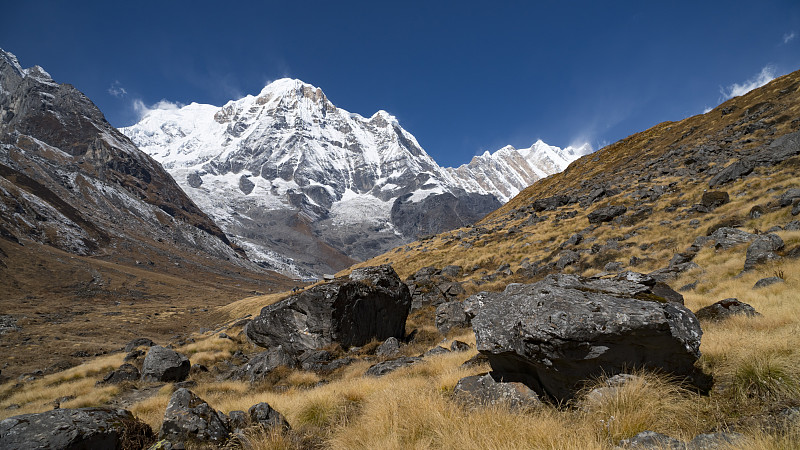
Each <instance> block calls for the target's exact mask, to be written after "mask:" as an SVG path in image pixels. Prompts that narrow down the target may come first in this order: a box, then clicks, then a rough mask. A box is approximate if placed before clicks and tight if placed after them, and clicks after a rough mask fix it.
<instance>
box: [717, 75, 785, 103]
mask: <svg viewBox="0 0 800 450" xmlns="http://www.w3.org/2000/svg"><path fill="white" fill-rule="evenodd" d="M775 76H776V75H775V69H774V68H773V67H772V66H765V67H764V68H763V69H761V72H759V73H758V74H757V75H756V76H754V77H752V78H750V79H748V80H747V81H745V82H743V83H741V84H739V83H733V84H731V85H730V86H728V87H721V88H719V93H720V94H721V95H722V97H721V98H720V102H723V101H725V100H727V99H729V98H733V97H736V96H739V95H744V94H746V93H748V92H750V91H752V90H753V89H755V88H759V87H761V86H763V85H765V84H767V83H769V82H770V81H772V80H774V79H775Z"/></svg>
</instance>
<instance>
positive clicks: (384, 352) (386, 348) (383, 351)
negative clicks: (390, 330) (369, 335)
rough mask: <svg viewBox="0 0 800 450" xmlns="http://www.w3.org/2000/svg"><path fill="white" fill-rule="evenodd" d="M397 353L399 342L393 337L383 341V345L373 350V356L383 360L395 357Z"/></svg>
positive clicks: (398, 351)
mask: <svg viewBox="0 0 800 450" xmlns="http://www.w3.org/2000/svg"><path fill="white" fill-rule="evenodd" d="M398 353H400V341H399V340H398V339H397V338H396V337H394V336H392V337H390V338H389V339H386V340H385V341H383V343H381V345H379V346H378V348H377V349H375V356H381V357H384V358H391V357H393V356H397V354H398Z"/></svg>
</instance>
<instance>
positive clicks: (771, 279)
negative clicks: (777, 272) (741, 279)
mask: <svg viewBox="0 0 800 450" xmlns="http://www.w3.org/2000/svg"><path fill="white" fill-rule="evenodd" d="M783 282H784V281H783V278H781V277H768V278H762V279H760V280H758V281H756V284H754V285H753V289H761V288H763V287H767V286H771V285H773V284H775V283H783Z"/></svg>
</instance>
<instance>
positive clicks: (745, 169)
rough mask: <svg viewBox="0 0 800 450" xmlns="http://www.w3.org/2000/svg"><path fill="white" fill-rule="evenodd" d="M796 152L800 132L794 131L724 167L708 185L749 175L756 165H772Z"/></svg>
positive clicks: (799, 152) (712, 185) (799, 149)
mask: <svg viewBox="0 0 800 450" xmlns="http://www.w3.org/2000/svg"><path fill="white" fill-rule="evenodd" d="M797 154H800V132H797V131H796V132H794V133H789V134H785V135H783V136H781V137H779V138H778V139H775V140H774V141H772V143H770V144H769V145H767V146H764V147H762V148H761V149H760V150H759V151H757V152H756V153H754V154H752V155H749V156H747V157H745V158H743V159H740V160H739V161H736V162H734V163H732V164H731V165H729V166H727V167H725V168H724V169H722V170H721V171H720V172H719V173H717V174H716V175H714V176H713V177H712V178H711V180H709V182H708V185H709V186H710V187H714V186H719V185H722V184H725V183H728V182H731V181H734V180H736V179H739V178H741V177H743V176H745V175H749V174H750V173H751V172H752V171H753V170H754V169H755V168H756V167H765V166H774V165H776V164H779V163H781V162H783V161H785V160H787V159H789V158H791V157H792V156H795V155H797Z"/></svg>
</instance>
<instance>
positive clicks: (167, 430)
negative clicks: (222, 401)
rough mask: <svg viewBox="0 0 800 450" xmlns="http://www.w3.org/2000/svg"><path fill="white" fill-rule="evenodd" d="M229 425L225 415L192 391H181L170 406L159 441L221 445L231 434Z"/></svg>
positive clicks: (165, 414) (176, 393) (171, 400)
mask: <svg viewBox="0 0 800 450" xmlns="http://www.w3.org/2000/svg"><path fill="white" fill-rule="evenodd" d="M227 422H228V421H227V420H226V417H225V416H224V415H223V414H222V413H220V412H217V411H216V410H215V409H214V408H212V407H211V406H209V405H208V403H206V402H205V401H203V399H201V398H200V397H198V396H196V395H195V394H194V393H193V392H192V391H190V390H188V389H185V388H181V389H178V390H177V391H175V392H174V393H173V394H172V397H171V398H170V399H169V403H167V409H166V411H164V421H163V422H162V424H161V431H160V432H159V433H158V438H159V439H163V440H166V441H169V442H171V443H173V444H178V443H181V444H183V443H187V442H189V443H195V444H209V443H210V444H215V445H221V444H224V443H225V441H227V440H228V437H229V435H230V433H231V430H230V429H229V428H228V423H227Z"/></svg>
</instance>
